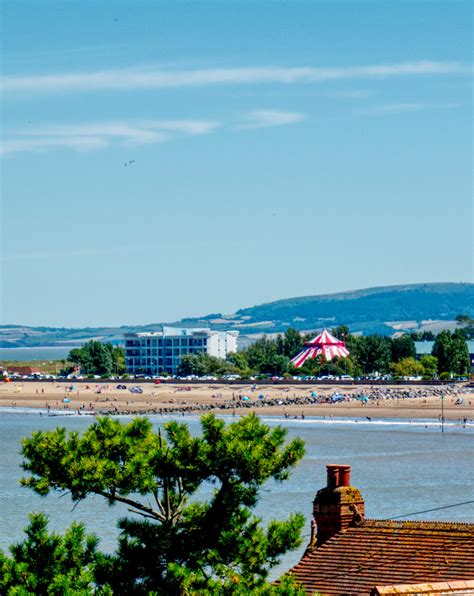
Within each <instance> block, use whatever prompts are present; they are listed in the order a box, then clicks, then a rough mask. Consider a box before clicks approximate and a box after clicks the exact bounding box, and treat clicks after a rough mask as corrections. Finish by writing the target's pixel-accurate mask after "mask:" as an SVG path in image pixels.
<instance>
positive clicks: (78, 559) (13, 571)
mask: <svg viewBox="0 0 474 596" xmlns="http://www.w3.org/2000/svg"><path fill="white" fill-rule="evenodd" d="M47 523H48V518H47V517H46V515H44V514H43V513H36V514H30V524H29V526H28V527H27V528H26V530H25V531H26V539H25V540H24V541H23V542H21V543H18V544H15V545H13V546H11V547H10V553H11V557H8V556H7V555H5V554H4V553H2V552H1V551H0V593H1V594H11V595H14V594H15V595H16V594H18V595H20V594H21V595H27V594H32V595H33V594H34V595H40V596H43V595H44V596H47V595H48V596H49V595H50V594H57V595H63V594H92V593H97V594H98V593H101V594H104V593H110V591H109V590H108V589H107V588H105V590H100V592H99V591H97V590H96V589H95V583H94V571H95V567H96V565H97V564H98V562H99V560H100V556H99V554H98V553H97V551H96V547H97V542H98V540H97V538H96V537H95V536H92V535H90V536H88V535H86V534H85V530H84V526H83V525H82V524H77V523H73V524H72V525H71V527H70V528H69V529H67V530H66V533H65V534H64V536H61V535H59V534H55V533H51V534H48V531H47Z"/></svg>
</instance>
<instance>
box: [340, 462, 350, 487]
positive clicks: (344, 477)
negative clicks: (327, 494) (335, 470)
mask: <svg viewBox="0 0 474 596" xmlns="http://www.w3.org/2000/svg"><path fill="white" fill-rule="evenodd" d="M350 485H351V467H350V466H339V486H350Z"/></svg>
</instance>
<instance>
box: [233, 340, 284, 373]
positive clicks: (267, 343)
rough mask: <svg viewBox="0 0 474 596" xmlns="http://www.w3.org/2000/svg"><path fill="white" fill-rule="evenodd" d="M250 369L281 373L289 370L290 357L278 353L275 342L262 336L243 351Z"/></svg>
mask: <svg viewBox="0 0 474 596" xmlns="http://www.w3.org/2000/svg"><path fill="white" fill-rule="evenodd" d="M243 353H244V354H245V357H246V359H247V362H248V364H249V367H250V369H251V370H253V371H255V372H257V373H266V374H270V375H282V374H284V373H286V372H288V371H289V370H290V359H289V358H288V357H287V356H284V355H283V354H278V351H277V343H276V342H275V341H273V340H271V339H268V338H267V337H262V338H261V339H259V340H257V341H256V342H255V343H253V344H252V345H251V346H249V347H248V348H247V349H246V350H244V352H243Z"/></svg>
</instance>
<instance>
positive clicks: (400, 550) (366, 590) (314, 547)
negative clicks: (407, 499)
mask: <svg viewBox="0 0 474 596" xmlns="http://www.w3.org/2000/svg"><path fill="white" fill-rule="evenodd" d="M427 497H428V499H429V495H427ZM401 498H402V496H401ZM428 502H429V500H428ZM290 574H291V575H293V576H294V577H295V579H296V580H297V582H298V583H299V584H300V585H301V586H302V587H303V588H304V589H305V590H306V592H307V593H308V594H314V593H318V594H372V595H378V594H474V524H468V523H454V522H435V521H399V520H394V519H392V520H390V519H388V520H376V519H367V518H366V517H365V506H364V499H363V497H362V494H361V492H360V491H359V490H358V489H357V488H355V487H353V486H351V485H350V466H342V465H328V466H327V486H326V487H324V488H322V489H321V490H319V491H318V492H317V494H316V498H315V500H314V503H313V520H312V526H311V540H310V543H309V545H308V547H307V549H306V552H305V554H304V555H303V558H302V559H301V561H300V562H299V563H298V564H297V565H295V566H294V567H293V568H292V569H291V570H290Z"/></svg>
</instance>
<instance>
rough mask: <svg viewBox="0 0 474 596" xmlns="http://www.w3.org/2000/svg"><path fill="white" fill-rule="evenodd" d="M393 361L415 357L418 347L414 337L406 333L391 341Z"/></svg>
mask: <svg viewBox="0 0 474 596" xmlns="http://www.w3.org/2000/svg"><path fill="white" fill-rule="evenodd" d="M391 349H392V362H400V360H402V359H404V358H415V356H416V347H415V342H414V341H413V338H412V337H411V336H410V335H408V334H406V333H404V334H403V335H400V336H399V337H395V338H394V339H392V342H391Z"/></svg>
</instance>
